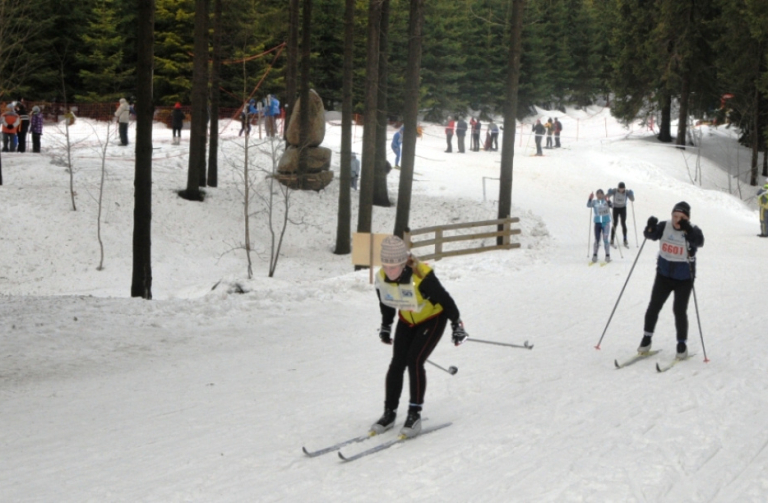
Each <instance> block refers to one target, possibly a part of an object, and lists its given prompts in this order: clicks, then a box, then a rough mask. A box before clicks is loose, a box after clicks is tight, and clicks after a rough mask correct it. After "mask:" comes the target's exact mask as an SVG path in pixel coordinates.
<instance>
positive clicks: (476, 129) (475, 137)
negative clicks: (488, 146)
mask: <svg viewBox="0 0 768 503" xmlns="http://www.w3.org/2000/svg"><path fill="white" fill-rule="evenodd" d="M473 120H474V119H473ZM482 127H483V125H482V124H481V123H480V119H477V120H475V123H474V124H473V125H472V150H474V151H475V152H480V130H481V129H482Z"/></svg>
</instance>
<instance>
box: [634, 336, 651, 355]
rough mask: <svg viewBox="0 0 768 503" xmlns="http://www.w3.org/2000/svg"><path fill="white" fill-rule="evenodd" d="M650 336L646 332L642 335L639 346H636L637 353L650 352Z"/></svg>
mask: <svg viewBox="0 0 768 503" xmlns="http://www.w3.org/2000/svg"><path fill="white" fill-rule="evenodd" d="M651 344H652V341H651V336H650V335H648V334H645V335H643V340H642V341H640V347H638V348H637V352H638V354H641V355H642V354H645V353H650V352H651Z"/></svg>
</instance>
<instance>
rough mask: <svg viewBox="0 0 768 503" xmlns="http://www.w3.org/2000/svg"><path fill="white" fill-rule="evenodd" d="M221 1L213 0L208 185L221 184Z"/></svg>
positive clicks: (215, 185)
mask: <svg viewBox="0 0 768 503" xmlns="http://www.w3.org/2000/svg"><path fill="white" fill-rule="evenodd" d="M221 2H222V0H213V62H212V64H211V148H210V150H209V151H208V185H209V186H211V187H218V185H219V102H220V96H221V94H220V91H219V86H220V81H221Z"/></svg>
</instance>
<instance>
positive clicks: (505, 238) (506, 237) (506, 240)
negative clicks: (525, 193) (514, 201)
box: [501, 218, 511, 246]
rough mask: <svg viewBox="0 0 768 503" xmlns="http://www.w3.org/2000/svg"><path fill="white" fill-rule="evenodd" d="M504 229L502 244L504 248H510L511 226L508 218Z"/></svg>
mask: <svg viewBox="0 0 768 503" xmlns="http://www.w3.org/2000/svg"><path fill="white" fill-rule="evenodd" d="M503 227H504V235H503V236H501V244H503V245H504V246H509V238H510V233H509V229H510V227H511V224H510V222H509V219H508V218H507V219H505V220H504V225H503Z"/></svg>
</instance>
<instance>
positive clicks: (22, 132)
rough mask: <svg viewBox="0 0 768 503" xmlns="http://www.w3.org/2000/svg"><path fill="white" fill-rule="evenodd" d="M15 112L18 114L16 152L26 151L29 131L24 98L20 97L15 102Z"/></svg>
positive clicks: (27, 113)
mask: <svg viewBox="0 0 768 503" xmlns="http://www.w3.org/2000/svg"><path fill="white" fill-rule="evenodd" d="M16 113H17V114H19V122H20V124H19V132H18V137H19V147H18V149H17V151H18V152H26V151H27V133H28V131H29V112H28V111H27V104H26V102H25V101H24V98H21V99H20V100H19V101H18V102H17V103H16Z"/></svg>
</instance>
